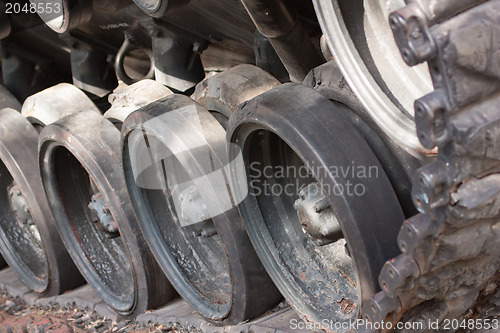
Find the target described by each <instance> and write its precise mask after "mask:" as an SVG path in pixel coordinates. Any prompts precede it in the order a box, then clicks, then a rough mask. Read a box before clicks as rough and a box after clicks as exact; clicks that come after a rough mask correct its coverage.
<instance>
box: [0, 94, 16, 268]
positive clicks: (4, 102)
mask: <svg viewBox="0 0 500 333" xmlns="http://www.w3.org/2000/svg"><path fill="white" fill-rule="evenodd" d="M0 107H1V108H12V109H14V110H21V104H20V103H19V102H18V101H17V99H16V98H15V97H14V96H12V94H11V93H10V91H8V90H7V89H5V87H4V86H2V85H0ZM6 266H7V263H6V262H5V259H4V258H3V257H2V256H0V268H4V267H6Z"/></svg>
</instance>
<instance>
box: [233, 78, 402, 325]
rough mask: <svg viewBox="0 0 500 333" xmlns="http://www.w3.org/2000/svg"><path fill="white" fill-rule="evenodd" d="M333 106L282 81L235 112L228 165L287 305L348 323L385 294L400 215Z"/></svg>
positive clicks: (366, 151)
mask: <svg viewBox="0 0 500 333" xmlns="http://www.w3.org/2000/svg"><path fill="white" fill-rule="evenodd" d="M340 108H342V106H340V105H339V104H334V103H332V102H331V101H330V100H328V99H327V98H326V97H323V96H322V95H320V94H319V93H317V92H315V91H313V90H311V89H310V88H307V87H305V86H303V85H298V84H285V85H282V86H280V87H278V88H275V89H272V90H270V91H269V92H267V93H264V94H262V95H260V96H258V97H256V98H254V99H253V100H251V101H249V102H248V103H245V104H244V105H242V106H241V107H240V109H239V110H238V111H237V112H236V113H234V114H233V116H232V117H231V119H230V123H229V130H228V138H229V139H230V142H231V143H234V144H236V145H237V147H234V146H231V147H232V148H231V149H230V150H229V159H230V160H233V159H235V158H237V156H238V155H239V154H242V157H243V161H244V165H245V168H246V170H245V169H241V168H232V169H231V171H232V172H231V178H232V182H233V184H234V186H235V188H236V189H235V192H236V193H239V194H240V195H242V194H244V192H245V190H246V189H245V185H246V184H248V195H247V196H246V198H245V199H244V200H243V201H242V202H241V203H240V206H239V208H240V211H241V214H242V216H243V220H244V222H245V225H246V228H247V231H248V234H249V236H250V239H251V240H252V243H253V244H254V246H255V248H256V250H257V253H258V255H259V257H260V259H261V261H262V262H263V264H264V266H265V267H266V269H267V271H268V273H269V274H270V276H271V277H272V279H273V281H274V282H275V284H276V285H277V286H278V288H279V289H280V291H281V293H282V294H283V295H284V296H285V298H286V299H287V300H288V302H289V303H290V304H291V305H292V307H294V308H295V309H296V310H297V311H298V312H299V314H301V315H302V316H303V317H304V318H305V319H307V320H309V321H314V322H317V323H321V322H322V320H323V319H327V320H335V321H337V322H346V321H348V320H349V319H352V318H356V317H357V316H358V314H359V310H360V308H361V304H362V303H363V302H364V301H365V300H367V299H368V298H369V297H370V296H371V295H374V294H375V292H376V291H377V290H378V287H377V278H378V274H379V272H380V269H381V267H382V265H383V264H384V258H390V257H391V256H392V255H393V254H394V253H398V248H397V244H396V241H395V237H396V235H397V232H398V229H399V227H400V226H401V223H402V221H403V214H402V211H401V208H400V206H399V203H398V200H397V198H396V196H395V194H394V191H393V189H392V187H391V184H390V182H389V180H388V178H387V176H386V174H385V173H384V171H383V169H382V167H381V165H380V164H379V162H378V160H377V158H376V156H375V155H374V153H373V152H372V151H371V150H370V148H369V146H368V145H367V143H366V141H365V140H364V139H363V138H362V137H361V135H360V134H358V133H357V132H356V130H355V128H354V127H353V125H352V124H351V123H350V122H349V120H347V118H345V117H344V116H343V114H342V112H339V109H340Z"/></svg>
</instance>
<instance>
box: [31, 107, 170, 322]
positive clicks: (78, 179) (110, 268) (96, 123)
mask: <svg viewBox="0 0 500 333" xmlns="http://www.w3.org/2000/svg"><path fill="white" fill-rule="evenodd" d="M39 152H40V157H39V162H40V170H41V173H42V180H43V183H44V187H45V191H46V194H47V197H48V198H49V202H50V205H51V209H52V212H53V214H54V217H55V220H56V224H57V227H58V229H59V232H60V234H61V237H62V239H63V240H64V242H65V244H66V247H67V248H68V251H69V253H70V254H71V256H72V258H73V260H74V261H75V263H76V264H77V266H78V268H79V269H80V272H81V273H82V275H83V276H84V277H85V279H86V280H87V282H88V283H89V284H90V285H91V286H92V287H93V288H94V289H95V290H96V292H97V293H98V295H99V296H100V297H101V298H102V299H103V300H104V301H105V302H106V303H107V304H108V305H110V306H111V307H112V308H113V309H114V310H115V311H117V312H118V313H120V314H121V315H123V316H135V315H137V314H139V313H142V312H143V311H145V310H146V309H150V308H154V307H158V306H160V305H162V304H164V303H165V302H167V301H169V300H170V299H172V298H173V297H174V295H175V292H174V290H173V288H171V286H170V284H169V283H168V281H167V280H166V278H165V277H164V275H163V274H162V273H161V270H160V269H159V267H158V266H157V264H156V262H155V260H154V257H153V256H152V255H151V254H150V252H149V249H148V248H147V244H146V242H145V241H144V239H143V238H142V235H141V233H140V229H139V227H138V224H137V220H136V217H135V214H134V212H133V208H132V204H131V202H130V197H129V195H128V193H127V188H126V186H125V180H124V176H123V170H122V166H121V156H120V154H121V149H120V132H119V130H118V129H117V128H116V127H115V126H114V125H113V123H112V122H110V121H109V120H107V119H106V118H104V117H103V116H101V115H100V114H97V113H96V112H93V111H82V112H79V113H75V114H73V115H70V116H68V117H66V118H64V119H62V120H60V121H58V122H55V123H53V124H51V125H48V126H46V127H45V128H44V129H43V130H42V132H41V133H40V140H39Z"/></svg>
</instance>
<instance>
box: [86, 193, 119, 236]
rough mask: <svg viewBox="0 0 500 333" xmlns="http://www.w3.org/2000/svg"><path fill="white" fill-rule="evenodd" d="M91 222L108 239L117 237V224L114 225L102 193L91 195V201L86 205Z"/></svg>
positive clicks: (114, 222)
mask: <svg viewBox="0 0 500 333" xmlns="http://www.w3.org/2000/svg"><path fill="white" fill-rule="evenodd" d="M88 207H89V209H90V215H91V216H92V221H94V223H96V224H97V227H98V229H99V230H101V231H103V232H104V233H105V235H106V237H108V238H115V237H117V236H119V234H120V233H119V230H118V223H116V221H115V219H114V218H113V215H112V214H111V212H110V211H109V207H108V204H107V203H106V200H105V199H104V196H103V195H102V193H100V192H97V193H96V194H94V195H92V198H91V201H90V203H89V204H88Z"/></svg>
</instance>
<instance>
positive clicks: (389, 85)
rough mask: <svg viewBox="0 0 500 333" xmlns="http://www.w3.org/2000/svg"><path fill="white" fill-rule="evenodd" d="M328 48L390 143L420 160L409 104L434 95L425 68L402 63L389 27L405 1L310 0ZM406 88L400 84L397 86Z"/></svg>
mask: <svg viewBox="0 0 500 333" xmlns="http://www.w3.org/2000/svg"><path fill="white" fill-rule="evenodd" d="M313 2H314V6H315V9H316V14H317V17H318V20H319V22H320V25H321V28H322V30H323V32H324V34H325V37H326V40H327V43H328V46H329V48H330V50H331V51H332V54H333V56H334V58H335V61H336V62H337V64H338V65H339V67H340V69H341V71H342V73H343V74H344V77H345V78H346V80H347V82H348V83H349V85H350V86H351V88H352V89H353V91H354V92H355V93H356V95H357V96H358V98H359V99H360V100H361V102H362V103H363V104H364V106H365V108H366V109H367V111H368V112H369V113H370V116H371V117H372V118H373V119H374V120H375V122H376V123H377V124H378V125H379V126H380V128H381V129H382V130H383V131H384V132H385V133H387V134H388V135H389V136H390V137H391V138H392V139H393V140H394V142H396V143H398V144H399V145H400V146H401V147H405V148H406V149H407V150H408V151H409V152H412V153H413V154H414V155H415V156H418V153H419V152H422V151H423V150H424V149H423V147H422V146H421V145H420V143H419V141H418V138H417V135H416V132H415V124H414V112H413V102H414V101H415V99H417V98H419V97H420V96H422V95H425V94H426V93H429V92H430V91H432V82H431V78H430V75H429V70H428V69H427V68H426V67H425V66H422V65H421V66H418V67H415V68H409V67H408V66H407V65H406V64H405V63H404V61H403V60H402V59H401V56H400V54H399V50H398V48H397V46H396V43H395V42H394V38H393V36H392V32H391V28H390V26H389V24H387V22H388V17H389V13H391V12H392V11H393V10H396V9H398V8H400V7H403V6H404V5H405V1H403V0H389V1H387V0H355V1H352V0H314V1H313ZM402 82H403V83H404V84H401V83H402Z"/></svg>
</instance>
